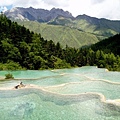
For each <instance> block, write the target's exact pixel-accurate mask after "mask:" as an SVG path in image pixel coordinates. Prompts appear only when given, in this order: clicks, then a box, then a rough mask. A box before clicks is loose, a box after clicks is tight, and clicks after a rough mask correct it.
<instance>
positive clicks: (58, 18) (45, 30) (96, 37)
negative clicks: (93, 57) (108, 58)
mask: <svg viewBox="0 0 120 120" xmlns="http://www.w3.org/2000/svg"><path fill="white" fill-rule="evenodd" d="M5 15H6V16H7V17H8V18H10V19H11V20H13V21H17V22H18V23H19V24H20V25H24V26H25V27H26V28H28V29H30V30H31V31H34V32H37V33H40V34H41V36H42V37H43V38H45V39H46V40H53V41H54V42H55V43H57V42H60V44H61V45H62V47H65V46H66V45H68V46H70V47H75V48H80V47H84V46H87V45H91V44H94V43H97V42H99V41H101V40H103V39H105V38H107V37H110V36H113V35H115V34H117V33H119V32H120V21H111V20H107V19H103V18H102V19H98V18H94V17H90V16H87V15H78V16H77V17H73V16H72V14H71V13H69V12H68V11H64V10H62V9H56V8H53V9H51V10H44V9H34V8H32V7H30V8H20V7H17V8H13V9H11V10H8V11H6V12H5Z"/></svg>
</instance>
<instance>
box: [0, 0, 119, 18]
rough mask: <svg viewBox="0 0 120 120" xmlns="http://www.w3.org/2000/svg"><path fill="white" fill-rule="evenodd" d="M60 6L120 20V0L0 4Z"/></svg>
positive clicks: (5, 1) (10, 0)
mask: <svg viewBox="0 0 120 120" xmlns="http://www.w3.org/2000/svg"><path fill="white" fill-rule="evenodd" d="M8 5H13V7H30V6H31V7H34V8H44V9H48V10H50V9H52V8H53V7H56V8H62V9H64V10H67V11H69V12H71V13H72V14H73V15H74V16H77V15H80V14H87V15H90V16H93V17H98V18H101V17H102V18H108V19H119V20H120V12H119V11H120V0H1V2H0V6H8Z"/></svg>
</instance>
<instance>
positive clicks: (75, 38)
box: [16, 20, 99, 48]
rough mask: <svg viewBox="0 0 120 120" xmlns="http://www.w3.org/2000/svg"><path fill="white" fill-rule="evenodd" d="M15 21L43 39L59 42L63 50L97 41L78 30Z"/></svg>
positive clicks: (94, 37) (93, 36) (89, 34)
mask: <svg viewBox="0 0 120 120" xmlns="http://www.w3.org/2000/svg"><path fill="white" fill-rule="evenodd" d="M16 21H17V23H18V24H20V25H24V26H25V27H26V28H28V29H29V30H31V31H34V32H35V33H38V34H39V33H40V34H41V36H42V37H43V38H44V39H47V40H53V41H54V42H55V43H57V42H59V43H60V44H61V46H62V47H63V48H65V46H66V45H68V46H69V47H75V48H80V47H82V46H86V45H91V44H94V43H97V42H98V41H99V40H98V38H97V37H96V36H95V35H93V34H91V33H86V32H83V31H80V30H78V29H71V28H70V27H67V26H60V25H50V24H46V23H39V22H36V21H20V20H16Z"/></svg>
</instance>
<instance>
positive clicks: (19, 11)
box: [5, 7, 73, 22]
mask: <svg viewBox="0 0 120 120" xmlns="http://www.w3.org/2000/svg"><path fill="white" fill-rule="evenodd" d="M5 15H6V16H7V17H8V18H14V19H21V20H30V21H31V20H32V21H39V22H48V21H50V20H52V19H54V18H56V17H58V16H63V17H66V18H73V16H72V14H71V13H69V12H68V11H63V10H62V9H55V8H53V9H51V10H44V9H34V8H32V7H30V8H21V7H16V8H13V9H11V10H8V11H6V12H5Z"/></svg>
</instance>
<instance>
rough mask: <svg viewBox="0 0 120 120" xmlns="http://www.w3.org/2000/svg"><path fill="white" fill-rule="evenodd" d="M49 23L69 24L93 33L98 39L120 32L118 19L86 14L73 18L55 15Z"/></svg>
mask: <svg viewBox="0 0 120 120" xmlns="http://www.w3.org/2000/svg"><path fill="white" fill-rule="evenodd" d="M49 24H53V25H63V26H69V27H71V28H76V29H78V30H81V31H84V32H89V33H92V34H95V35H96V36H97V37H98V38H99V39H104V38H106V37H110V36H113V35H115V34H117V33H119V32H120V21H112V20H107V19H104V18H101V19H98V18H95V17H90V16H87V15H85V14H84V15H78V16H77V17H76V18H75V19H70V18H65V17H57V18H55V19H54V20H52V21H50V22H49Z"/></svg>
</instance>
